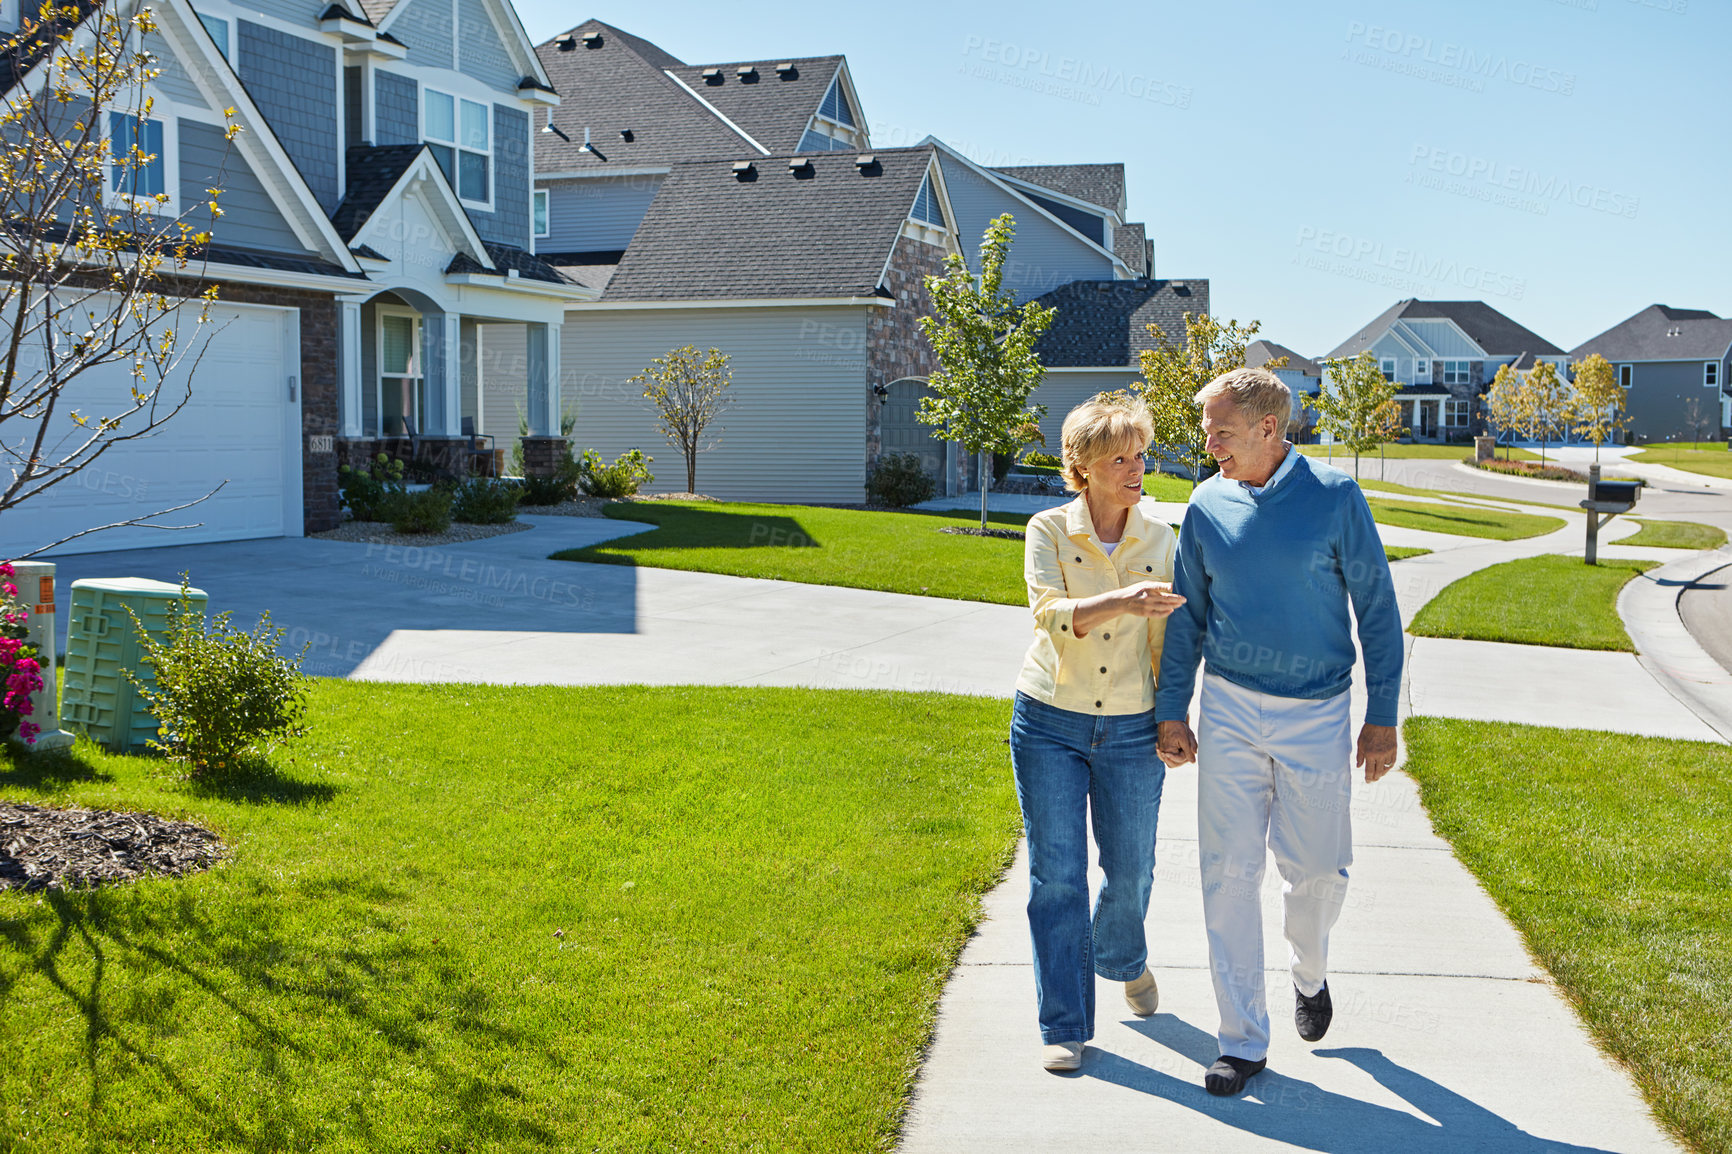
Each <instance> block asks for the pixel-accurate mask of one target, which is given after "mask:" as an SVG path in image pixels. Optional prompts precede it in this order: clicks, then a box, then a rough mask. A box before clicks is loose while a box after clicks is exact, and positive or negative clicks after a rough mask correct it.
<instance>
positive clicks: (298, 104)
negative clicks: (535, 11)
mask: <svg viewBox="0 0 1732 1154" xmlns="http://www.w3.org/2000/svg"><path fill="white" fill-rule="evenodd" d="M92 10H93V11H94V6H93V7H92ZM153 10H154V12H155V17H156V21H157V24H158V25H159V28H160V31H159V32H158V33H155V34H153V35H152V36H151V37H149V38H148V43H147V47H148V48H149V49H150V50H151V51H152V52H153V53H154V54H155V55H156V56H157V57H158V64H157V67H159V68H160V70H161V71H160V75H159V76H158V77H156V79H154V80H153V81H151V82H150V84H149V85H148V92H149V95H150V96H151V97H152V98H153V104H152V105H151V107H150V109H149V112H148V114H147V115H146V116H144V117H143V118H140V117H136V116H134V117H127V116H125V115H123V114H121V113H118V112H117V113H111V114H110V117H109V119H110V123H108V124H107V125H105V126H104V128H105V131H109V132H111V133H123V134H125V135H126V136H127V137H128V138H134V139H138V140H142V141H148V142H149V144H150V149H149V151H151V152H152V153H153V154H154V156H155V159H154V160H152V161H151V162H150V165H149V168H148V170H146V171H145V172H144V173H143V177H142V179H144V180H146V181H148V183H149V184H150V185H152V186H154V187H155V188H159V189H161V190H163V191H164V192H165V193H166V194H167V196H168V211H169V212H170V213H174V214H180V213H183V212H184V213H186V214H187V216H188V219H189V220H191V221H192V222H193V223H194V224H197V225H200V226H201V227H208V228H210V229H211V231H212V234H213V239H212V242H211V244H210V246H209V247H208V250H207V251H206V252H205V253H204V254H203V256H204V258H205V261H204V263H203V265H202V267H201V268H200V270H199V277H198V278H194V279H190V280H188V281H187V282H185V283H184V284H182V285H180V286H178V288H182V289H184V290H185V291H186V292H187V293H188V294H189V295H190V294H195V293H197V292H198V291H200V290H201V289H202V288H203V287H204V286H205V285H206V284H209V283H215V284H216V285H218V286H220V303H219V304H218V306H217V307H216V308H215V310H214V312H213V321H214V324H213V325H212V326H211V327H210V328H209V329H208V330H206V332H207V335H208V345H207V346H206V348H205V351H204V355H203V357H202V360H201V361H200V363H199V366H198V369H197V373H196V377H195V379H194V380H193V381H192V384H191V395H192V400H191V401H190V402H189V403H188V405H187V406H186V408H185V409H184V410H182V411H181V412H180V413H179V414H178V415H177V416H176V417H175V418H174V419H173V420H171V421H169V422H167V423H166V424H164V425H163V426H162V428H161V429H160V430H159V431H158V432H157V433H156V435H153V436H152V437H149V438H144V439H141V440H138V441H133V442H127V443H123V444H119V445H117V446H115V447H114V448H113V449H112V450H111V451H110V452H109V453H108V454H107V455H105V456H104V457H103V458H102V464H103V469H102V471H101V473H102V475H101V476H100V477H95V476H93V477H85V476H83V475H82V474H81V475H80V476H79V477H78V478H74V479H73V480H72V481H69V482H67V483H65V484H62V485H59V486H57V487H56V488H55V489H52V490H49V491H47V492H45V493H44V494H42V495H41V496H40V497H38V498H36V499H34V500H32V501H31V502H28V503H27V504H25V505H23V506H20V507H19V508H17V509H14V510H12V511H11V512H9V513H8V514H7V516H6V525H5V536H6V545H7V551H8V552H13V551H17V552H21V551H23V550H24V549H27V548H31V547H34V546H35V545H38V544H42V543H46V542H47V541H51V540H55V539H57V538H58V537H61V536H64V535H65V531H66V530H65V527H66V526H67V525H68V524H77V525H87V524H103V523H107V522H111V521H118V520H124V519H127V518H131V517H137V516H140V515H141V514H142V513H144V512H149V511H151V510H152V509H160V508H167V507H170V506H173V505H178V504H182V503H184V502H186V501H191V500H193V499H195V498H197V497H200V496H202V495H203V494H205V493H207V492H209V491H210V489H211V488H212V486H213V485H214V484H215V483H216V482H218V481H224V482H226V483H225V484H224V485H223V487H222V489H221V490H220V492H218V493H217V494H216V495H215V496H214V497H212V498H210V499H209V500H207V501H205V502H203V503H202V504H200V505H198V506H196V512H189V513H185V514H180V515H178V517H177V520H196V521H198V522H200V524H199V526H198V527H197V528H193V529H187V530H183V531H181V532H179V533H177V534H176V535H175V536H174V538H173V539H174V540H175V541H177V542H190V541H208V540H223V539H234V538H244V537H264V536H278V535H289V536H295V535H299V534H301V533H302V532H306V531H314V530H318V529H324V528H329V527H331V526H333V525H335V524H336V523H337V521H338V519H339V515H340V514H339V508H338V498H337V488H336V481H337V466H338V464H339V462H340V461H346V460H353V459H359V458H362V457H364V456H366V455H367V454H370V453H371V452H373V451H374V450H376V449H377V448H379V447H380V446H381V445H384V444H386V443H387V442H396V443H399V444H413V443H416V442H418V441H420V440H421V439H422V438H435V439H446V440H448V441H451V442H455V441H457V439H458V438H460V437H461V435H462V434H463V432H464V430H465V428H466V427H467V426H468V424H469V423H470V422H475V421H477V420H479V419H480V418H481V417H482V413H481V412H480V410H479V405H480V399H481V398H480V393H479V389H478V385H479V366H480V364H481V358H480V350H479V347H478V345H479V341H480V335H479V334H480V329H481V326H482V325H488V326H497V327H498V328H500V329H501V330H503V331H506V332H510V333H514V334H515V335H516V336H517V337H518V339H519V341H520V343H521V345H522V346H523V347H524V348H525V349H527V350H529V355H528V356H527V357H526V358H525V361H524V363H523V365H522V366H521V371H519V372H517V373H516V374H515V375H514V377H513V379H512V381H511V387H512V390H513V392H514V395H515V401H516V403H517V405H518V406H519V407H520V408H521V409H522V411H523V412H524V413H525V416H526V419H527V422H528V425H529V429H530V431H531V432H532V433H543V432H551V433H557V431H558V425H557V421H558V418H559V411H558V392H557V387H556V385H555V382H556V381H557V379H558V377H557V372H558V357H559V350H560V347H561V341H560V337H559V334H560V329H561V326H562V324H563V322H564V317H565V305H566V303H567V301H568V300H570V299H573V298H582V297H583V296H585V295H590V296H593V295H594V294H593V293H591V292H589V291H588V290H586V289H584V288H583V287H582V286H580V285H577V284H573V283H571V282H570V281H568V280H567V279H566V278H565V277H563V276H562V275H561V274H559V273H557V272H555V271H554V270H553V269H552V268H551V266H549V265H547V264H546V262H544V261H541V260H539V259H538V258H536V257H535V256H534V255H533V254H532V250H533V247H534V242H533V237H532V235H531V233H532V203H533V202H532V195H531V188H530V172H531V168H532V165H533V164H534V136H533V135H532V133H531V129H530V125H531V122H532V119H533V116H534V114H535V113H536V112H537V111H538V110H540V109H542V108H545V107H550V106H552V105H554V104H556V103H557V102H558V97H557V96H556V95H555V94H554V92H553V90H552V85H551V84H550V83H549V81H548V78H547V74H546V72H545V71H544V70H543V69H542V67H541V64H540V62H539V61H538V59H537V57H536V55H535V52H534V50H533V48H532V46H531V45H530V44H529V42H528V39H527V37H526V35H525V34H524V32H523V29H522V27H521V26H520V25H519V24H518V21H517V17H516V15H515V14H514V12H513V11H512V9H511V7H510V6H509V4H507V3H505V2H504V0H396V2H393V0H366V2H365V3H355V2H351V0H336V2H332V0H257V2H255V3H249V4H244V5H243V4H239V3H233V2H231V0H191V2H189V0H160V2H158V3H156V4H154V5H153ZM4 11H5V12H6V13H7V14H8V16H9V18H10V19H11V20H13V21H14V27H16V23H15V22H16V19H17V17H16V13H17V11H18V9H17V6H15V5H6V6H5V9H4ZM36 56H40V53H37V54H36ZM0 63H3V65H4V67H3V79H4V82H5V84H6V87H7V90H8V91H9V92H11V91H14V90H15V89H16V88H18V86H20V85H29V84H31V83H32V82H33V80H32V78H33V76H34V75H36V72H35V70H37V69H40V68H42V67H44V65H43V64H42V62H41V60H40V59H37V58H35V57H33V58H31V59H8V60H5V61H4V62H0ZM226 109H233V110H234V113H233V124H234V125H236V126H238V127H239V128H240V130H241V131H240V132H239V133H238V135H236V136H235V137H234V140H233V143H232V144H227V145H225V141H224V136H225V120H224V110H226ZM117 172H118V170H117ZM117 179H118V177H117ZM212 184H218V185H220V186H221V187H222V189H223V193H222V197H221V205H222V208H223V215H222V217H221V219H220V220H216V221H214V223H213V222H212V220H211V217H210V215H209V213H208V210H206V209H203V207H202V206H203V204H204V202H205V201H206V200H207V199H208V198H207V197H206V195H205V193H204V191H203V190H204V189H205V188H206V187H208V186H210V185H212ZM115 195H118V193H116V194H115ZM201 216H202V220H200V217H201ZM110 370H111V371H110ZM129 385H130V376H129V373H128V371H127V368H126V366H125V365H116V366H106V367H105V368H104V370H103V371H99V372H93V373H88V374H86V375H84V376H82V377H80V378H78V379H77V382H76V386H75V391H76V396H69V397H68V400H69V402H71V404H73V405H81V406H83V407H85V408H86V409H88V410H96V411H100V409H101V408H103V407H104V406H105V405H107V404H109V403H110V401H111V399H112V398H117V397H124V396H125V395H126V390H127V389H128V387H129ZM177 386H178V387H181V388H184V387H185V382H184V381H182V382H177ZM173 391H174V390H173V389H172V388H171V390H170V392H171V393H172V392H173ZM93 482H95V483H93ZM162 540H163V537H162V535H161V533H160V531H157V532H154V533H153V532H152V531H151V530H148V529H142V528H123V529H116V530H112V531H108V532H104V533H101V534H97V535H95V536H93V537H88V538H84V539H83V540H82V541H80V542H79V543H78V544H79V547H82V548H86V549H114V548H123V547H127V546H132V545H137V544H141V543H145V542H151V543H161V542H162Z"/></svg>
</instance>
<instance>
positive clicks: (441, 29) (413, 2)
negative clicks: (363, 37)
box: [390, 0, 452, 68]
mask: <svg viewBox="0 0 1732 1154" xmlns="http://www.w3.org/2000/svg"><path fill="white" fill-rule="evenodd" d="M390 32H391V35H393V36H395V37H396V38H397V39H399V40H401V41H402V42H403V43H404V44H406V45H408V46H409V61H410V63H412V64H423V65H426V66H427V67H429V68H450V67H451V62H452V52H451V0H404V3H403V4H402V5H400V6H399V7H398V8H397V10H396V17H395V19H393V20H392V21H391V28H390Z"/></svg>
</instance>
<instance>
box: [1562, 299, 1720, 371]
mask: <svg viewBox="0 0 1732 1154" xmlns="http://www.w3.org/2000/svg"><path fill="white" fill-rule="evenodd" d="M1729 348H1732V319H1723V318H1721V317H1717V316H1715V315H1714V314H1713V313H1711V312H1709V311H1708V310H1707V309H1675V308H1672V307H1670V306H1669V305H1660V304H1654V305H1649V306H1648V307H1647V308H1645V309H1643V310H1642V311H1641V312H1639V313H1637V314H1635V315H1634V316H1632V317H1629V318H1627V319H1625V320H1623V321H1621V322H1619V323H1618V324H1616V325H1613V326H1612V327H1611V328H1609V329H1607V330H1606V331H1605V332H1603V333H1601V334H1599V335H1598V336H1596V337H1591V338H1589V339H1588V340H1586V341H1584V342H1583V343H1582V344H1580V345H1578V346H1576V347H1575V348H1573V349H1571V350H1570V356H1571V357H1572V358H1580V357H1585V356H1589V355H1590V354H1593V353H1599V354H1600V355H1601V356H1603V357H1605V358H1606V359H1607V360H1609V361H1717V360H1723V359H1725V357H1726V356H1727V353H1728V350H1729Z"/></svg>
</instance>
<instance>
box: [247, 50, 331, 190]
mask: <svg viewBox="0 0 1732 1154" xmlns="http://www.w3.org/2000/svg"><path fill="white" fill-rule="evenodd" d="M235 25H236V32H237V35H236V39H237V40H238V41H239V43H238V45H237V46H236V52H235V59H236V61H237V64H238V68H237V71H238V72H239V73H240V77H241V80H242V81H244V82H245V84H246V86H247V91H248V92H249V93H250V94H251V95H252V98H253V100H254V101H255V102H256V103H257V104H258V106H259V111H260V112H262V113H264V116H265V120H266V121H267V122H268V123H269V124H270V126H271V131H273V132H275V133H276V134H277V139H278V140H280V141H282V144H283V150H284V151H286V152H287V153H288V154H289V159H290V160H292V161H294V163H295V167H296V168H297V169H299V170H300V173H301V176H302V177H303V178H304V179H305V180H306V182H307V186H308V187H309V188H311V189H312V191H313V196H314V197H316V198H317V199H318V201H319V205H320V207H322V208H323V209H324V210H325V211H326V212H331V211H334V210H335V209H336V207H337V203H338V201H339V200H340V199H341V198H340V197H339V196H338V195H337V50H336V49H335V48H333V47H332V46H330V45H329V44H320V43H317V42H316V41H312V40H304V39H302V38H301V37H299V36H290V35H288V34H287V33H284V32H278V31H277V30H276V29H274V28H265V27H263V26H261V25H258V24H252V23H249V22H248V21H245V20H237V21H236V22H235Z"/></svg>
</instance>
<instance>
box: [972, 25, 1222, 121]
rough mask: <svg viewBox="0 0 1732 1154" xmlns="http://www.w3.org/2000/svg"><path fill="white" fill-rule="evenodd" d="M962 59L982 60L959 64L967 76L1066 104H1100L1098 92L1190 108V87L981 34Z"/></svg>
mask: <svg viewBox="0 0 1732 1154" xmlns="http://www.w3.org/2000/svg"><path fill="white" fill-rule="evenodd" d="M962 55H963V56H964V57H978V58H979V59H980V60H981V61H982V63H981V64H977V65H975V66H973V67H972V68H970V67H969V65H968V63H967V62H966V61H965V62H964V63H963V66H962V70H963V71H964V72H965V73H968V74H969V75H972V76H976V77H979V78H980V79H983V80H996V81H998V82H999V83H1001V84H1008V85H1010V86H1012V87H1015V88H1028V89H1032V90H1034V91H1038V92H1045V93H1047V94H1048V95H1051V96H1058V97H1060V98H1062V99H1065V100H1078V101H1082V102H1084V103H1087V104H1099V103H1100V98H1101V94H1102V93H1110V94H1113V95H1119V96H1129V97H1131V98H1132V99H1133V100H1147V101H1149V102H1150V103H1153V104H1165V105H1167V106H1169V107H1172V108H1189V107H1190V106H1191V89H1190V87H1189V86H1187V85H1184V84H1173V83H1170V82H1168V81H1164V80H1161V79H1159V78H1158V77H1154V76H1150V75H1148V74H1147V73H1144V72H1126V71H1125V70H1124V69H1123V68H1116V67H1114V66H1112V65H1103V64H1098V63H1090V62H1089V61H1087V60H1082V59H1079V58H1077V57H1075V56H1056V57H1055V56H1053V55H1052V54H1050V53H1048V52H1046V51H1045V50H1043V49H1037V48H1023V47H1022V46H1020V45H1017V44H1011V43H1008V42H1006V41H1003V40H993V39H990V38H988V37H982V36H970V37H967V38H966V39H965V40H964V41H963V44H962ZM994 65H996V66H997V67H996V68H994V67H992V66H994Z"/></svg>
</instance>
